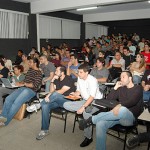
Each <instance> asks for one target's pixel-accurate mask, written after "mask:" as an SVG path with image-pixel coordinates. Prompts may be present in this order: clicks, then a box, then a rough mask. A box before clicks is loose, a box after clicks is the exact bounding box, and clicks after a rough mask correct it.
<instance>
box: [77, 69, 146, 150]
mask: <svg viewBox="0 0 150 150" xmlns="http://www.w3.org/2000/svg"><path fill="white" fill-rule="evenodd" d="M107 100H118V101H119V104H118V105H116V106H115V107H114V108H113V109H112V110H110V111H108V112H101V113H99V114H97V115H95V116H92V117H90V118H88V119H86V120H81V121H80V122H79V127H80V129H85V128H87V127H89V126H90V125H91V124H95V125H96V150H101V149H102V150H105V149H106V133H107V130H108V129H109V128H111V127H113V126H114V125H116V124H121V125H123V126H132V125H133V124H134V121H135V119H136V118H138V116H139V115H140V114H141V113H142V112H143V93H142V87H141V86H140V85H134V84H133V81H132V74H131V72H129V71H123V72H122V73H121V76H120V81H118V82H117V83H116V85H115V87H114V89H113V90H112V91H111V92H110V93H109V95H108V96H107V98H106V101H107Z"/></svg>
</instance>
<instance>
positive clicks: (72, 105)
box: [64, 100, 99, 139]
mask: <svg viewBox="0 0 150 150" xmlns="http://www.w3.org/2000/svg"><path fill="white" fill-rule="evenodd" d="M85 102H86V101H85V100H82V101H75V102H67V103H64V108H65V109H66V110H68V111H71V112H76V111H77V110H79V109H80V108H81V107H82V106H83V104H85ZM98 110H99V109H98V108H96V107H91V109H90V110H89V111H88V112H86V111H84V112H83V118H84V119H88V118H89V117H91V116H92V114H93V113H95V112H97V111H98ZM84 136H85V137H87V138H88V139H90V138H91V136H92V126H90V127H87V128H85V129H84Z"/></svg>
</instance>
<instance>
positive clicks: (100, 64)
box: [90, 57, 109, 92]
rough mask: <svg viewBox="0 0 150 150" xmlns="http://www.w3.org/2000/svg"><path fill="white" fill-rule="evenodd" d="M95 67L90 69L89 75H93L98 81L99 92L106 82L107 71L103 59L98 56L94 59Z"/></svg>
mask: <svg viewBox="0 0 150 150" xmlns="http://www.w3.org/2000/svg"><path fill="white" fill-rule="evenodd" d="M96 66H97V67H96V68H93V69H92V70H91V73H90V74H91V75H92V76H94V77H95V78H96V79H97V81H98V83H99V89H100V91H101V92H103V91H104V89H105V85H103V83H105V82H107V78H108V76H109V71H108V69H106V68H105V67H104V66H105V59H104V58H100V57H98V58H97V59H96Z"/></svg>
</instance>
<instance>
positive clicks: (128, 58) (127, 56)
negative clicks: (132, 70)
mask: <svg viewBox="0 0 150 150" xmlns="http://www.w3.org/2000/svg"><path fill="white" fill-rule="evenodd" d="M123 59H124V60H125V69H129V67H130V65H131V64H132V63H133V62H134V56H133V55H131V54H130V50H129V47H127V46H126V47H123Z"/></svg>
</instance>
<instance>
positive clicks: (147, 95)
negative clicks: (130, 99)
mask: <svg viewBox="0 0 150 150" xmlns="http://www.w3.org/2000/svg"><path fill="white" fill-rule="evenodd" d="M143 100H144V101H150V91H143Z"/></svg>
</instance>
